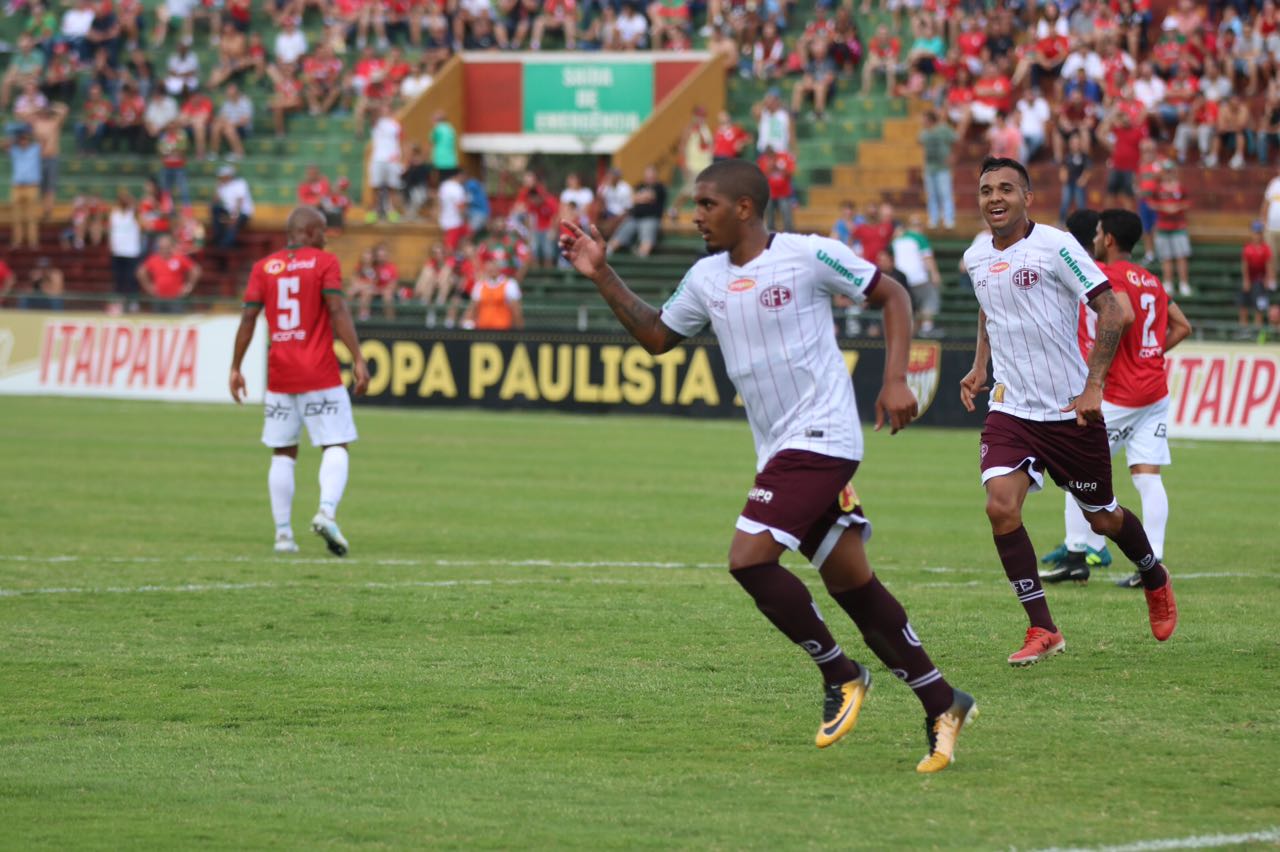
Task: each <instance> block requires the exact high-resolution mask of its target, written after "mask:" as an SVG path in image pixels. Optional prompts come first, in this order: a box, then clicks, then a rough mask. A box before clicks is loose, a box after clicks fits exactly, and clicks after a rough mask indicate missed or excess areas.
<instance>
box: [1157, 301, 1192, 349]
mask: <svg viewBox="0 0 1280 852" xmlns="http://www.w3.org/2000/svg"><path fill="white" fill-rule="evenodd" d="M1190 336H1191V321H1190V320H1188V319H1187V315H1186V314H1184V313H1183V312H1182V308H1180V307H1178V303H1177V302H1173V301H1171V302H1169V329H1168V331H1166V332H1165V335H1164V351H1165V352H1168V351H1169V350H1170V349H1172V348H1173V347H1175V346H1177V345H1178V344H1179V343H1181V342H1182V341H1184V340H1186V339H1187V338H1188V337H1190Z"/></svg>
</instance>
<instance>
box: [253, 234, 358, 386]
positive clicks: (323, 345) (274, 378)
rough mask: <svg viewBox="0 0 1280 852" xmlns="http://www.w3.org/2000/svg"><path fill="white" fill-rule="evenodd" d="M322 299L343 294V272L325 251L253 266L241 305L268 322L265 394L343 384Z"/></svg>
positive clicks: (270, 258) (300, 251)
mask: <svg viewBox="0 0 1280 852" xmlns="http://www.w3.org/2000/svg"><path fill="white" fill-rule="evenodd" d="M325 293H338V294H341V293H342V270H341V269H340V267H339V264H338V259H337V258H336V257H334V256H333V255H331V254H329V253H328V252H327V251H321V250H320V249H315V248H310V247H305V246H304V247H302V248H292V249H283V250H281V251H278V252H276V253H275V254H270V255H267V256H266V257H265V258H263V259H262V260H260V261H258V262H257V264H255V265H254V267H253V272H252V273H250V275H249V286H248V288H247V289H246V290H245V294H244V302H245V305H246V306H248V305H261V306H262V310H263V313H264V314H265V315H266V318H267V331H268V332H270V340H271V343H270V344H269V348H268V350H267V390H270V391H275V392H276V393H306V392H307V391H314V390H323V389H325V388H332V387H336V386H338V385H340V384H342V376H341V373H339V371H338V358H337V356H336V355H334V354H333V326H332V325H331V324H330V322H329V309H328V308H327V307H326V306H325V303H324V294H325Z"/></svg>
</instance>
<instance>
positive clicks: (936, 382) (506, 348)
mask: <svg viewBox="0 0 1280 852" xmlns="http://www.w3.org/2000/svg"><path fill="white" fill-rule="evenodd" d="M238 322H239V319H238V318H237V317H235V316H209V315H192V316H175V317H161V316H151V315H148V316H127V317H110V316H104V315H101V314H78V313H62V312H40V311H12V310H0V394H56V395H67V396H103V397H116V398H129V399H163V400H171V401H193V402H195V401H215V402H229V401H230V398H229V396H228V393H227V370H228V366H229V365H230V363H231V350H232V346H233V345H234V340H235V330H236V326H237V324H238ZM265 336H266V335H265V329H264V327H263V325H262V324H261V323H259V325H258V330H257V333H256V335H255V338H254V343H253V345H252V346H251V347H250V350H249V354H248V356H247V357H246V358H245V363H244V373H245V379H246V382H247V384H248V387H249V391H250V394H251V400H252V401H259V400H261V398H262V390H263V387H264V385H265V381H266V375H265V373H266V370H265V352H266V345H265ZM361 349H362V350H363V352H364V356H365V358H366V359H367V360H368V362H369V365H370V372H371V376H372V378H371V381H370V385H369V392H368V394H367V395H366V397H365V398H364V399H362V400H360V401H359V404H362V405H386V406H406V407H422V408H450V407H478V408H490V409H497V410H503V409H523V410H557V411H572V412H581V413H602V414H603V413H614V412H618V413H638V414H639V413H643V414H665V415H676V416H687V417H741V416H743V415H742V410H741V409H742V403H741V400H739V399H738V398H737V397H736V395H735V394H734V391H733V386H732V385H731V383H730V382H729V377H728V375H727V374H726V372H725V369H724V363H723V361H722V359H721V357H720V352H719V347H718V346H717V345H716V342H715V340H714V338H710V337H707V338H694V339H692V340H689V341H687V342H686V343H685V345H683V346H681V347H679V348H677V349H675V350H673V351H671V352H668V353H666V354H665V355H661V356H657V357H655V356H653V355H650V354H649V353H647V352H645V351H644V349H643V348H641V347H640V346H638V345H636V344H635V342H634V341H632V340H631V339H630V338H628V337H625V336H622V335H589V334H574V333H563V334H548V333H539V334H532V333H522V332H509V333H487V332H468V331H444V330H431V329H407V328H385V329H376V328H366V329H364V330H363V339H362V342H361ZM335 350H336V351H337V353H338V358H339V361H340V362H341V363H342V365H343V375H344V379H346V380H347V381H349V380H350V375H349V366H350V353H348V352H347V351H346V349H345V347H343V346H342V344H340V343H335ZM841 350H842V353H843V355H844V360H845V365H846V366H847V367H848V369H849V373H850V375H851V377H852V380H853V384H854V388H855V390H856V392H857V397H858V402H859V408H860V411H861V415H862V417H863V419H864V420H866V421H870V420H872V419H873V418H874V415H875V411H874V401H875V397H876V394H877V393H878V392H879V390H880V383H881V378H882V375H883V372H884V348H883V344H882V342H881V341H879V340H848V341H842V342H841ZM972 363H973V345H972V344H965V343H951V342H945V343H944V342H939V341H915V342H913V343H912V344H911V352H910V365H909V368H908V376H907V379H908V382H909V383H910V385H911V388H912V390H914V391H915V394H916V397H917V398H918V399H919V400H920V418H919V421H918V422H919V423H920V424H921V425H924V426H946V427H962V428H977V427H979V426H980V425H981V423H982V415H981V412H978V413H974V414H969V413H968V412H966V411H965V410H964V408H963V406H961V405H960V400H959V395H958V392H957V387H958V385H959V382H960V379H961V377H963V376H964V374H965V373H967V372H968V370H969V368H970V366H971V365H972ZM1169 384H1170V393H1171V396H1172V399H1171V405H1170V422H1169V424H1168V432H1169V435H1170V436H1171V437H1175V438H1199V439H1206V440H1251V441H1280V346H1277V345H1253V344H1244V343H1241V344H1230V343H1184V344H1183V345H1182V346H1179V347H1178V348H1177V349H1175V350H1174V351H1173V352H1171V353H1170V354H1169Z"/></svg>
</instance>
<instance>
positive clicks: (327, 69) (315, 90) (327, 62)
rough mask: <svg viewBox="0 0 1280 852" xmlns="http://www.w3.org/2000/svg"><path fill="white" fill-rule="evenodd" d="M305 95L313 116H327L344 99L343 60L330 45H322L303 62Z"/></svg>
mask: <svg viewBox="0 0 1280 852" xmlns="http://www.w3.org/2000/svg"><path fill="white" fill-rule="evenodd" d="M302 77H303V80H304V82H303V93H304V95H305V96H306V99H307V108H308V109H309V110H310V112H311V114H312V115H325V114H327V113H328V112H329V111H330V110H332V109H333V106H334V104H336V103H337V102H338V98H340V97H342V60H341V59H339V58H338V57H337V56H335V55H334V53H333V48H332V47H330V46H329V45H328V44H321V45H320V47H318V48H317V49H316V51H315V53H313V54H311V55H310V56H308V57H307V58H305V59H304V60H302Z"/></svg>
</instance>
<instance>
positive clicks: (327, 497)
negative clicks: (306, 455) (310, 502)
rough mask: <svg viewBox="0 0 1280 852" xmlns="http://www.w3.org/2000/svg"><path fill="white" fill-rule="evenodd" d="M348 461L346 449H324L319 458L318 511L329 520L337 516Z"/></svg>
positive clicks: (344, 484) (345, 485) (344, 485)
mask: <svg viewBox="0 0 1280 852" xmlns="http://www.w3.org/2000/svg"><path fill="white" fill-rule="evenodd" d="M350 459H351V457H350V456H349V455H348V454H347V448H346V447H326V448H325V451H324V454H323V455H322V456H321V457H320V511H321V512H323V513H324V514H325V515H326V516H328V517H330V518H336V517H337V516H338V504H339V503H341V502H342V492H343V491H344V490H345V489H346V487H347V469H348V467H349V466H350Z"/></svg>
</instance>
